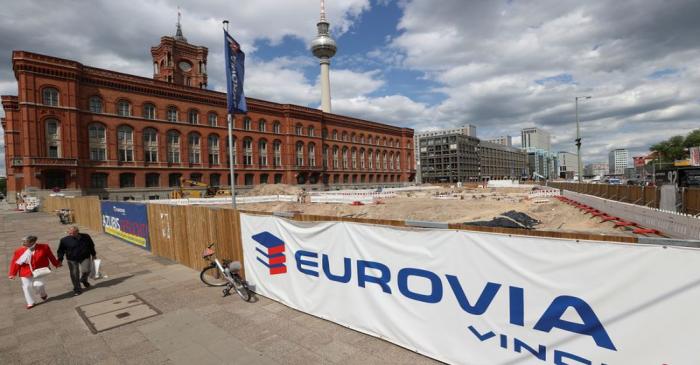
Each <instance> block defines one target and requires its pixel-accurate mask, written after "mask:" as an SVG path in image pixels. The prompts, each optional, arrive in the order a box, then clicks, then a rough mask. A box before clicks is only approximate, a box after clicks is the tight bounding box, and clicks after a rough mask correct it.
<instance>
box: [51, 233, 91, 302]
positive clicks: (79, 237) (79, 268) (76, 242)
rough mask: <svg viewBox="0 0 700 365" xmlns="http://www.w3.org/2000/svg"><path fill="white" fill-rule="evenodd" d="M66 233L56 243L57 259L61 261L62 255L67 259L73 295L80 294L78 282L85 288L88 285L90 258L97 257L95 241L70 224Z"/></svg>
mask: <svg viewBox="0 0 700 365" xmlns="http://www.w3.org/2000/svg"><path fill="white" fill-rule="evenodd" d="M67 233H68V235H67V236H65V237H63V238H61V242H60V243H59V244H58V251H57V253H58V261H59V262H61V263H63V257H64V256H65V258H66V259H67V260H68V270H69V271H70V280H71V282H72V283H73V295H80V294H82V293H83V291H82V290H81V289H80V284H81V283H82V284H83V286H84V287H85V288H86V289H87V288H89V287H90V283H89V282H88V277H89V276H90V258H91V257H92V259H93V260H94V259H95V258H96V257H97V253H96V252H95V243H94V242H92V238H91V237H90V235H88V234H86V233H80V231H79V230H78V227H76V226H72V227H70V228H69V229H68V232H67Z"/></svg>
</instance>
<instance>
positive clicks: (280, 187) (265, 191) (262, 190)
mask: <svg viewBox="0 0 700 365" xmlns="http://www.w3.org/2000/svg"><path fill="white" fill-rule="evenodd" d="M300 192H301V188H300V187H298V186H296V185H287V184H261V185H256V186H255V187H254V188H252V189H250V190H248V191H246V192H245V195H246V196H260V195H297V194H299V193H300Z"/></svg>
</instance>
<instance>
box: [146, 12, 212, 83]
mask: <svg viewBox="0 0 700 365" xmlns="http://www.w3.org/2000/svg"><path fill="white" fill-rule="evenodd" d="M208 53H209V50H208V49H207V47H201V46H195V45H192V44H189V43H187V38H185V36H183V35H182V26H181V25H180V12H179V11H178V13H177V29H176V31H175V36H174V37H170V36H165V37H161V38H160V44H159V45H157V46H155V47H151V56H153V78H154V79H156V80H160V81H165V82H170V83H174V84H180V85H185V86H192V87H196V88H200V89H206V88H207V54H208Z"/></svg>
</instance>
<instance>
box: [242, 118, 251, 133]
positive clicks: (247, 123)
mask: <svg viewBox="0 0 700 365" xmlns="http://www.w3.org/2000/svg"><path fill="white" fill-rule="evenodd" d="M250 123H251V122H250V118H248V117H246V118H245V119H243V129H245V130H247V131H249V130H250V128H251V126H250Z"/></svg>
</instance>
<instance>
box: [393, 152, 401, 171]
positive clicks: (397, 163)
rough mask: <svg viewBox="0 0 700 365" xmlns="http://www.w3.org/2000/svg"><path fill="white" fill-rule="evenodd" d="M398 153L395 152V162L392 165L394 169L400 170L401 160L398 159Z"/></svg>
mask: <svg viewBox="0 0 700 365" xmlns="http://www.w3.org/2000/svg"><path fill="white" fill-rule="evenodd" d="M399 156H400V154H398V153H397V154H396V156H395V158H396V162H395V164H394V167H396V170H401V160H400V159H399Z"/></svg>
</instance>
